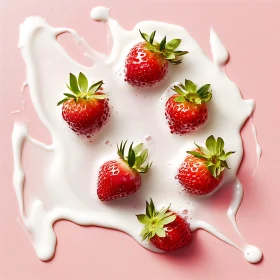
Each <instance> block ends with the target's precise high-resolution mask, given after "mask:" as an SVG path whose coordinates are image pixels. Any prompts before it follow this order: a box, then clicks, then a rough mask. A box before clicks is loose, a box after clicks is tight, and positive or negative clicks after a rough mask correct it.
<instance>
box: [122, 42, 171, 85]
mask: <svg viewBox="0 0 280 280" xmlns="http://www.w3.org/2000/svg"><path fill="white" fill-rule="evenodd" d="M146 44H147V43H146V42H141V43H138V44H136V45H135V46H134V47H133V48H132V49H131V50H130V52H129V54H128V56H127V58H126V61H125V81H126V82H128V83H129V84H130V85H132V86H134V87H147V86H152V85H154V84H155V83H157V82H160V81H161V80H162V79H163V78H164V77H165V75H166V73H167V70H168V62H167V60H165V59H164V58H163V57H162V56H161V54H156V53H154V52H151V51H149V50H147V49H145V45H146Z"/></svg>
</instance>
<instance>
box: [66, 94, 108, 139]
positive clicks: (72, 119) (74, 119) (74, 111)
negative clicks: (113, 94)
mask: <svg viewBox="0 0 280 280" xmlns="http://www.w3.org/2000/svg"><path fill="white" fill-rule="evenodd" d="M109 116H110V114H109V104H108V100H107V99H101V100H100V99H94V98H93V99H88V100H85V99H81V98H79V100H78V102H76V101H75V100H74V99H69V100H67V101H65V102H64V103H63V105H62V117H63V119H64V120H65V121H66V122H67V123H68V125H69V127H70V128H71V129H72V130H73V131H74V132H76V133H77V134H78V135H85V136H90V135H92V134H94V133H95V132H97V131H98V130H99V129H100V128H101V127H102V126H103V125H104V124H105V123H106V122H107V121H108V119H109Z"/></svg>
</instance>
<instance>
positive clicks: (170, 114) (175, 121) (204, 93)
mask: <svg viewBox="0 0 280 280" xmlns="http://www.w3.org/2000/svg"><path fill="white" fill-rule="evenodd" d="M172 90H173V91H175V92H176V94H174V95H172V96H171V97H170V98H169V99H168V100H167V102H166V104H165V116H166V119H167V121H168V125H169V128H170V131H171V133H172V134H173V133H175V134H179V135H183V134H187V133H191V132H193V131H195V130H197V129H198V128H199V127H200V126H201V125H203V124H204V123H205V122H206V120H207V118H208V110H207V102H208V101H209V100H210V99H211V98H212V92H211V90H210V85H209V84H206V85H204V86H202V87H201V88H199V89H197V86H196V85H195V84H194V83H193V82H192V81H190V80H185V84H184V85H183V84H179V85H176V86H174V88H172Z"/></svg>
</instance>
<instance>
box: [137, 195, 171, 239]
mask: <svg viewBox="0 0 280 280" xmlns="http://www.w3.org/2000/svg"><path fill="white" fill-rule="evenodd" d="M169 207H170V206H169ZM169 207H167V208H163V209H161V210H160V211H157V210H156V209H155V206H154V203H153V200H152V199H150V203H148V202H147V201H146V214H139V215H136V217H137V219H138V221H139V222H140V223H142V224H144V225H145V226H144V228H143V230H142V231H141V236H142V241H143V240H146V239H148V240H150V239H151V238H152V237H154V236H155V235H157V236H159V237H165V236H166V232H165V226H166V225H168V224H170V223H171V222H173V221H174V220H175V219H176V215H175V214H174V213H173V212H171V211H169Z"/></svg>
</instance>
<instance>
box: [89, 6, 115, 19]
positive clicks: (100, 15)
mask: <svg viewBox="0 0 280 280" xmlns="http://www.w3.org/2000/svg"><path fill="white" fill-rule="evenodd" d="M90 17H91V18H92V19H93V20H96V21H102V22H106V21H108V19H109V18H110V8H106V7H95V8H94V9H92V10H91V12H90Z"/></svg>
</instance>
